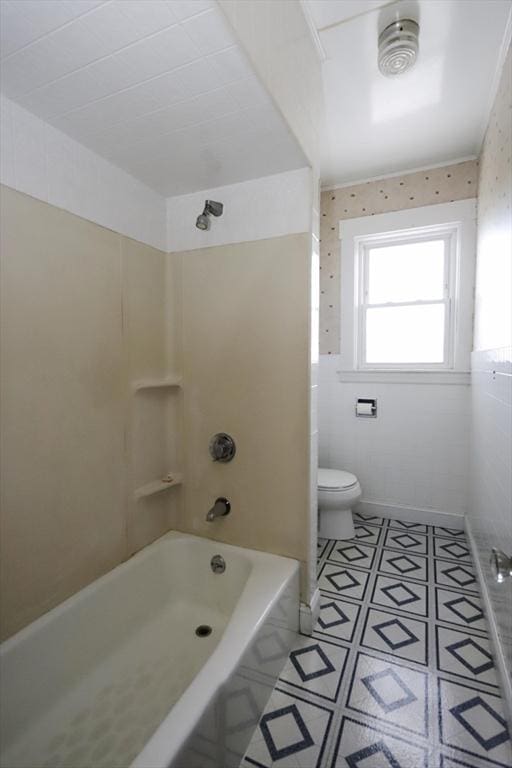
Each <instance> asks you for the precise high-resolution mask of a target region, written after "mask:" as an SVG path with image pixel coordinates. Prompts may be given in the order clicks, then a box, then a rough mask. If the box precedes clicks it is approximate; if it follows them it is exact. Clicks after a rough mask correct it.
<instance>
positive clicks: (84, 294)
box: [0, 187, 181, 637]
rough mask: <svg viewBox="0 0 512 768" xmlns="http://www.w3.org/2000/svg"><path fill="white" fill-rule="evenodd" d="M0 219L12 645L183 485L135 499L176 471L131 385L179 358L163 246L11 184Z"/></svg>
mask: <svg viewBox="0 0 512 768" xmlns="http://www.w3.org/2000/svg"><path fill="white" fill-rule="evenodd" d="M1 221H2V240H1V257H2V262H1V272H2V285H1V290H2V293H1V300H0V301H1V303H0V309H1V426H2V430H1V435H2V443H1V454H0V458H1V497H0V499H1V516H0V533H1V536H0V563H1V565H0V568H1V570H0V589H1V594H0V607H1V614H0V620H1V629H2V637H6V636H9V635H11V634H12V633H13V632H15V631H17V630H18V629H20V628H21V627H23V626H25V625H26V624H28V623H29V622H30V621H32V620H33V619H35V618H37V617H38V616H39V615H41V614H42V613H44V612H45V611H47V610H49V609H50V608H52V607H53V606H54V605H56V604H58V603H59V602H61V601H62V600H64V599H65V598H67V597H68V596H69V595H71V594H73V593H74V592H76V591H77V590H79V589H81V588H82V587H83V586H85V585H86V584H88V583H89V582H91V581H93V580H94V579H96V578H97V577H98V576H100V575H101V574H103V573H105V572H106V571H108V570H110V569H111V568H113V567H115V566H116V565H118V564H119V563H120V562H122V561H123V560H125V559H126V558H128V557H129V556H130V555H131V554H132V553H133V552H134V551H136V550H137V549H140V548H141V547H142V546H144V545H145V544H147V543H149V542H150V541H152V540H153V539H155V538H157V537H158V536H160V535H162V534H163V533H164V532H165V531H166V530H168V529H169V528H170V527H171V525H172V523H173V522H174V519H175V515H176V511H177V510H178V509H179V508H180V505H181V489H179V488H176V489H173V490H170V491H168V492H167V493H166V494H161V495H159V496H155V497H153V498H152V499H150V500H148V501H147V502H146V501H142V502H138V503H137V504H136V503H135V502H134V500H133V489H134V487H135V486H136V485H137V484H138V482H139V480H140V478H137V473H141V472H142V471H146V472H149V473H151V474H153V473H158V472H163V471H164V470H165V469H166V467H165V466H164V464H161V463H160V462H162V456H157V457H155V456H154V453H153V454H152V448H153V444H155V443H156V444H158V445H159V446H160V448H161V449H162V443H163V442H164V441H165V439H166V437H165V435H163V434H162V430H160V429H159V428H158V425H157V429H156V431H155V424H154V421H155V420H154V419H153V421H151V419H149V420H144V423H142V424H141V423H140V422H141V418H140V415H141V414H140V413H139V412H140V411H141V409H144V408H146V405H147V404H144V403H142V404H141V402H139V401H138V402H137V403H135V402H134V397H133V394H132V391H131V384H132V382H133V381H136V380H138V379H141V378H148V377H149V378H150V377H161V376H163V375H165V373H166V372H167V370H169V369H170V370H172V369H175V368H176V367H177V366H178V365H179V362H180V361H179V349H178V348H177V345H176V339H175V337H176V336H177V329H178V327H179V326H178V320H179V318H178V307H177V305H176V303H175V301H174V299H175V298H176V299H177V298H178V297H175V294H174V292H173V290H174V284H175V282H176V280H175V279H173V274H172V266H173V265H172V263H171V262H170V261H169V260H168V259H167V255H166V254H165V253H164V252H163V251H159V250H156V249H154V248H151V247H150V246H147V245H143V244H141V243H139V242H136V241H135V240H131V239H129V238H128V237H124V236H122V235H119V234H117V233H115V232H112V231H111V230H108V229H105V228H104V227H101V226H99V225H97V224H94V223H92V222H90V221H86V220H84V219H81V218H79V217H78V216H75V215H73V214H71V213H68V212H67V211H63V210H61V209H59V208H56V207H54V206H52V205H49V204H48V203H44V202H40V201H38V200H36V199H34V198H32V197H28V196H27V195H24V194H22V193H19V192H15V191H14V190H12V189H10V188H8V187H1ZM166 283H168V284H169V285H168V287H167V290H166ZM166 319H167V322H166ZM166 327H167V329H168V333H166ZM137 397H139V396H137ZM146 410H147V409H146ZM168 411H169V409H165V410H164V418H165V417H167V416H168V417H169V418H172V417H173V414H172V413H171V414H168ZM178 429H179V424H176V430H178ZM163 450H165V451H167V452H168V458H170V459H171V460H172V456H173V450H174V447H173V446H172V445H170V446H167V445H165V446H164V449H163ZM141 454H144V455H145V462H146V463H145V464H144V465H142V464H141V462H140V461H139V457H140V455H141ZM164 463H167V462H165V461H164ZM150 479H153V477H146V478H145V480H146V481H147V480H150Z"/></svg>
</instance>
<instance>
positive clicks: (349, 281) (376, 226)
mask: <svg viewBox="0 0 512 768" xmlns="http://www.w3.org/2000/svg"><path fill="white" fill-rule="evenodd" d="M475 232H476V200H474V199H470V200H459V201H456V202H453V203H443V204H440V205H430V206H423V207H420V208H413V209H408V210H404V211H394V212H392V213H385V214H377V215H375V216H365V217H361V218H359V219H346V220H342V221H340V222H339V236H340V240H341V347H340V356H341V368H342V372H344V373H348V374H354V373H360V374H365V375H366V374H368V375H369V376H372V375H377V374H379V375H380V376H381V378H382V377H384V380H385V377H386V375H387V376H389V377H390V380H392V378H393V376H396V375H397V374H398V375H400V374H406V373H409V374H419V375H420V376H421V374H425V375H426V376H427V378H426V379H425V380H429V376H428V374H430V375H432V374H436V373H437V374H439V375H443V374H450V373H456V372H459V373H460V372H467V371H469V367H470V354H471V347H472V330H473V293H474V275H475ZM420 239H425V240H432V239H445V240H446V241H447V244H448V247H447V251H446V252H445V254H446V257H445V290H444V296H443V300H442V301H443V302H444V303H445V305H446V313H447V314H446V316H445V354H444V361H443V363H433V364H432V363H430V364H427V363H425V364H421V363H414V364H399V363H397V364H375V363H366V362H365V361H364V359H363V350H364V349H365V346H364V345H365V342H366V339H365V315H366V312H365V309H366V307H367V306H368V304H367V301H366V298H367V287H368V286H367V280H368V269H367V260H368V259H367V254H368V250H369V248H370V247H371V246H372V245H375V244H378V245H385V244H386V242H388V243H396V242H402V243H406V242H411V241H417V240H420ZM405 303H406V304H408V305H411V304H413V303H414V302H405ZM417 303H434V302H430V301H429V302H417ZM349 378H350V376H349Z"/></svg>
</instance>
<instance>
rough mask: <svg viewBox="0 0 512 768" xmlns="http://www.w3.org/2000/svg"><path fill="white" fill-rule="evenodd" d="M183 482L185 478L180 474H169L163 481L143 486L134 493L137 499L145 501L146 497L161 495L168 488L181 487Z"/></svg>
mask: <svg viewBox="0 0 512 768" xmlns="http://www.w3.org/2000/svg"><path fill="white" fill-rule="evenodd" d="M182 482H183V476H182V475H181V473H179V472H169V474H168V475H167V477H164V478H162V479H161V480H152V481H151V482H149V483H146V484H145V485H141V486H140V487H139V488H137V489H136V490H135V492H134V496H135V499H143V498H145V497H146V496H154V494H155V493H161V492H162V491H166V490H167V489H168V488H174V487H175V486H176V485H181V483H182Z"/></svg>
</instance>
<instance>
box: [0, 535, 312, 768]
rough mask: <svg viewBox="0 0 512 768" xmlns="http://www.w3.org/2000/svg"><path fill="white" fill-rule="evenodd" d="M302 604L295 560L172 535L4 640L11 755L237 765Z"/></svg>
mask: <svg viewBox="0 0 512 768" xmlns="http://www.w3.org/2000/svg"><path fill="white" fill-rule="evenodd" d="M215 554H220V555H222V557H223V558H224V559H225V561H226V571H225V572H224V573H222V574H214V573H213V572H212V570H211V567H210V560H211V558H212V556H213V555H215ZM298 613H299V585H298V563H297V562H295V561H294V560H289V559H287V558H283V557H277V556H274V555H267V554H264V553H261V552H254V551H252V550H247V549H240V548H238V547H231V546H228V545H226V544H219V543H216V542H213V541H209V540H207V539H200V538H197V537H194V536H188V535H185V534H180V533H169V534H167V535H166V536H163V537H162V538H161V539H159V540H158V541H156V542H155V543H154V544H152V545H151V546H149V547H147V548H146V549H144V550H143V551H142V552H139V553H138V554H137V555H135V556H134V557H133V558H131V559H130V560H129V561H128V562H126V563H123V565H120V566H119V567H118V568H116V569H115V570H113V571H111V572H110V573H108V574H106V575H105V576H103V577H102V578H101V579H98V581H96V582H94V583H93V584H91V585H90V586H88V587H86V588H85V589H83V590H82V591H81V592H79V593H78V594H76V595H74V596H73V597H71V598H70V599H69V600H67V601H66V602H65V603H62V605H59V606H57V607H56V608H55V609H53V610H52V611H50V612H49V613H47V614H45V615H44V616H42V617H41V618H40V619H38V620H37V621H35V622H34V623H33V624H31V625H30V626H28V627H26V628H25V629H23V630H22V631H21V632H19V633H18V634H17V635H15V636H14V637H11V638H9V640H7V641H6V642H4V643H3V645H2V646H0V665H1V669H0V671H1V675H0V700H1V702H2V707H1V720H0V727H1V730H0V744H1V746H2V752H1V757H0V765H1V766H2V768H39V767H40V766H48V767H51V768H82V767H83V768H122V767H123V766H129V765H132V766H133V768H164V767H165V768H167V767H170V766H172V768H178V767H179V768H201V767H202V766H211V767H212V768H228V766H229V767H231V766H233V768H235V767H236V766H238V765H239V763H240V759H241V757H242V755H243V753H244V751H245V748H246V746H247V744H248V742H249V740H250V737H251V734H252V732H253V730H254V727H255V725H256V723H257V721H258V718H259V715H260V714H261V711H262V709H263V707H264V705H265V703H266V701H267V699H268V696H269V695H270V692H271V689H272V687H273V685H274V683H275V681H276V678H277V676H278V674H279V672H280V670H281V668H282V665H283V663H284V661H285V659H286V656H287V653H288V651H289V648H290V645H291V643H292V641H293V637H294V635H295V632H296V630H297V623H298ZM201 624H206V625H210V626H211V627H212V628H213V631H212V633H211V635H210V636H208V637H198V636H196V634H195V629H196V627H197V626H198V625H201Z"/></svg>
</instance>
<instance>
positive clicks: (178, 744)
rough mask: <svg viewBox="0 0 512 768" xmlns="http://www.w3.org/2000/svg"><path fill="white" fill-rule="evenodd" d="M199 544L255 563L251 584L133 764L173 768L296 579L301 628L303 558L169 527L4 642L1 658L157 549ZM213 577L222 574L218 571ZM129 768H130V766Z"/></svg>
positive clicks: (143, 767) (135, 766)
mask: <svg viewBox="0 0 512 768" xmlns="http://www.w3.org/2000/svg"><path fill="white" fill-rule="evenodd" d="M179 540H184V541H191V542H197V543H198V544H199V545H200V546H201V547H202V548H205V547H207V548H208V549H210V552H208V553H207V554H206V556H208V557H210V556H211V555H213V554H223V555H224V556H225V559H226V561H227V566H228V568H227V570H228V571H229V556H230V555H236V556H237V557H241V558H243V559H246V560H247V561H249V564H250V572H249V575H248V577H247V580H246V581H245V584H244V586H243V588H242V590H241V592H240V594H239V596H238V598H237V599H236V602H235V604H234V605H233V608H232V612H231V614H230V616H229V619H228V623H227V625H226V627H225V629H224V631H223V634H222V637H221V638H220V639H219V642H218V644H217V646H216V647H215V649H214V650H213V652H212V654H211V655H210V656H209V657H208V658H207V660H206V662H205V663H204V665H203V666H202V667H201V669H200V670H199V672H198V673H197V675H196V676H195V677H194V678H193V679H192V680H191V681H190V683H189V684H188V686H187V687H186V688H185V690H184V691H183V693H182V695H181V696H180V698H179V699H178V701H177V702H176V703H175V704H174V705H173V706H172V708H171V709H170V710H169V712H168V713H167V715H166V716H165V718H164V719H163V720H162V721H161V722H160V723H159V725H158V726H157V727H156V729H155V731H154V732H153V733H152V735H151V736H150V737H149V739H148V741H147V742H146V744H145V745H144V747H143V748H142V750H141V752H139V754H138V755H137V756H136V757H135V759H134V760H133V761H132V763H131V764H130V767H129V768H148V766H151V768H167V766H168V765H169V763H170V762H171V761H172V759H173V757H174V756H175V755H177V754H178V753H179V751H180V749H181V748H182V747H183V745H184V744H185V742H186V740H187V739H188V737H189V736H190V734H191V733H192V731H193V729H194V727H195V725H196V724H197V722H198V721H199V720H200V718H201V716H202V715H203V713H204V712H205V710H206V708H207V706H208V705H209V703H210V701H211V699H212V698H213V696H215V694H216V692H217V691H218V690H219V689H220V688H221V687H222V686H223V685H224V684H225V683H226V682H227V680H228V679H229V677H230V675H231V674H232V673H233V671H234V670H235V669H236V668H237V666H238V665H239V663H240V660H241V658H242V656H243V654H244V651H245V650H246V649H247V647H248V646H249V644H250V642H251V640H252V639H253V638H254V637H255V636H256V634H257V632H258V630H259V629H260V628H261V627H262V625H263V624H264V623H265V621H266V620H267V618H268V616H269V614H270V612H271V611H272V609H273V608H274V606H275V605H276V603H277V602H278V601H279V600H280V598H281V597H282V595H283V593H284V591H285V590H286V589H287V588H288V587H289V586H290V585H291V584H292V583H293V581H294V579H295V580H296V583H297V606H296V609H297V627H298V617H299V596H298V582H299V568H300V563H299V561H298V560H294V559H292V558H288V557H285V556H283V555H275V554H272V553H267V552H261V551H259V550H253V549H246V548H244V547H239V546H236V545H232V544H227V543H224V542H221V541H217V540H215V539H207V538H205V537H202V536H194V535H193V534H189V533H184V532H181V531H174V530H172V531H168V532H167V533H165V534H164V535H163V536H160V537H159V538H158V539H156V540H155V541H153V542H151V543H150V544H148V545H147V546H146V547H144V548H143V549H141V550H139V551H138V552H136V553H134V554H133V555H132V556H131V557H129V558H128V559H127V560H125V561H124V562H123V563H120V564H119V565H117V566H116V567H115V568H113V569H111V570H110V571H107V573H105V574H103V575H102V576H100V577H98V578H97V579H95V580H94V581H93V582H91V583H90V584H88V585H87V586H85V587H83V588H82V589H81V590H79V591H78V592H76V593H74V594H73V595H70V596H69V597H68V598H66V600H64V601H63V602H61V603H59V604H58V605H56V606H54V607H53V608H51V609H50V610H49V611H47V612H46V613H44V614H42V615H41V616H39V617H38V618H37V619H35V620H34V621H33V622H31V623H30V624H28V625H27V626H25V627H23V628H22V629H21V630H19V631H18V632H16V633H15V634H14V635H11V636H10V637H8V638H6V639H5V640H4V641H3V642H2V643H1V644H0V659H1V660H4V659H5V657H6V655H8V653H9V652H10V651H11V649H12V650H14V649H15V648H16V646H18V645H19V644H22V643H23V642H24V641H25V639H29V638H30V636H31V635H33V634H34V632H38V631H39V630H41V629H43V628H44V627H45V626H47V625H48V624H49V623H51V622H52V621H53V620H55V619H56V618H58V617H60V616H61V615H62V614H63V613H65V612H66V611H67V610H69V609H70V608H72V606H73V605H76V604H77V603H81V602H82V601H83V600H86V599H88V598H90V597H91V596H93V595H94V594H95V593H96V592H97V591H98V590H99V589H101V588H102V586H103V585H105V584H108V583H109V582H110V581H112V580H114V579H117V578H120V577H122V574H123V573H124V572H125V571H126V570H127V569H130V568H133V566H134V565H136V564H139V563H142V562H144V560H146V559H148V558H150V557H151V556H152V555H153V554H154V551H155V550H156V549H159V548H161V547H163V546H165V543H166V542H172V541H179ZM211 578H219V576H217V575H216V574H213V573H212V575H211ZM127 768H128V767H127Z"/></svg>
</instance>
